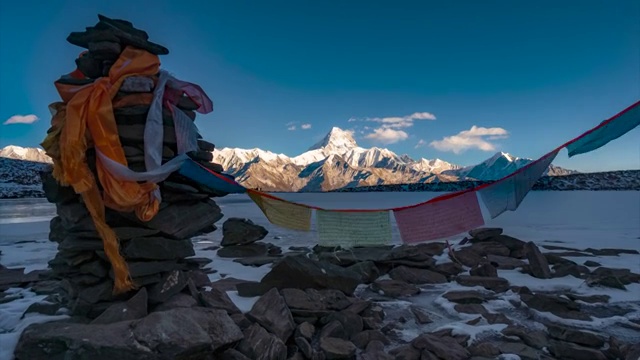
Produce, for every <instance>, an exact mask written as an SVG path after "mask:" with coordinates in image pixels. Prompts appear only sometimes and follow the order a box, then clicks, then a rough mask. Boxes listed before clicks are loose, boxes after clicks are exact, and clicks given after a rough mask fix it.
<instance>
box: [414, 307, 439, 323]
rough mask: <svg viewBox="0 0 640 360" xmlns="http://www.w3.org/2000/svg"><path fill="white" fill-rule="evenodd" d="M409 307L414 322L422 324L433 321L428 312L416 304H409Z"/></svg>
mask: <svg viewBox="0 0 640 360" xmlns="http://www.w3.org/2000/svg"><path fill="white" fill-rule="evenodd" d="M409 309H410V310H411V312H412V313H413V316H415V318H416V323H418V324H421V325H422V324H430V323H432V322H433V320H431V317H430V316H429V313H428V312H427V311H426V310H424V309H422V308H420V307H418V306H416V305H411V306H409Z"/></svg>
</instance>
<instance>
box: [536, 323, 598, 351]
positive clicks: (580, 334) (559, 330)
mask: <svg viewBox="0 0 640 360" xmlns="http://www.w3.org/2000/svg"><path fill="white" fill-rule="evenodd" d="M547 330H548V332H549V336H551V337H552V338H555V339H558V340H562V341H565V342H572V343H574V344H578V345H584V346H588V347H594V348H600V347H602V346H603V345H604V343H605V339H604V338H602V337H601V336H600V335H597V334H594V333H592V332H587V331H581V330H576V329H570V328H567V327H563V326H557V325H547Z"/></svg>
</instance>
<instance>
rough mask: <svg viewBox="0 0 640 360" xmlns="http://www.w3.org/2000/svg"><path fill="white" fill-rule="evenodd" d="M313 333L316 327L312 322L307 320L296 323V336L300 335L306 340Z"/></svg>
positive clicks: (310, 337)
mask: <svg viewBox="0 0 640 360" xmlns="http://www.w3.org/2000/svg"><path fill="white" fill-rule="evenodd" d="M315 333H316V327H315V326H313V324H311V323H308V322H303V323H302V324H300V325H298V327H297V328H296V331H295V334H296V336H302V337H303V338H305V339H307V340H311V339H312V338H313V335H314V334H315Z"/></svg>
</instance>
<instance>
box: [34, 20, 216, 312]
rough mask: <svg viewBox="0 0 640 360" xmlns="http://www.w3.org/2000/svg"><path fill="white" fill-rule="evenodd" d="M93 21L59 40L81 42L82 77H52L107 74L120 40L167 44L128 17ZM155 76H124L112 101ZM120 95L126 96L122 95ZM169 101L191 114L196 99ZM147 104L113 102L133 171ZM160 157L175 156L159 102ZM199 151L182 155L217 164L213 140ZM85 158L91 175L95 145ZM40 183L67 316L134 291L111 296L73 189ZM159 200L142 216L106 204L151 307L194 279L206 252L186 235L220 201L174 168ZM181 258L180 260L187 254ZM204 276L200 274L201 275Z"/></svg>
mask: <svg viewBox="0 0 640 360" xmlns="http://www.w3.org/2000/svg"><path fill="white" fill-rule="evenodd" d="M99 19H100V21H99V22H98V23H97V24H96V25H95V26H94V27H89V28H87V29H86V31H84V32H74V33H71V35H69V37H68V38H67V40H68V41H69V42H70V43H71V44H74V45H77V46H80V47H83V48H86V49H88V52H86V53H85V54H84V55H83V56H81V57H79V58H78V59H76V65H77V68H78V70H80V71H81V72H82V73H83V74H84V75H85V76H86V77H87V78H88V79H82V80H78V79H73V78H70V77H62V78H61V79H60V80H59V81H60V82H62V83H64V82H67V83H72V84H78V83H79V82H80V83H90V82H93V81H94V80H95V79H97V78H99V77H102V76H105V75H107V74H108V73H109V69H110V67H111V65H113V63H114V62H115V60H116V59H117V58H118V57H119V56H120V53H121V51H122V50H123V49H124V48H125V46H134V47H137V48H141V49H144V50H147V51H149V52H152V53H154V54H167V53H168V50H167V49H166V48H164V47H162V46H160V45H157V44H153V43H151V42H149V41H148V40H147V39H148V35H147V33H146V32H144V31H141V30H138V29H136V28H135V27H133V25H132V24H131V23H130V22H127V21H122V20H113V19H109V18H107V17H104V16H99ZM156 81H157V75H156V76H154V77H140V76H138V77H129V78H127V79H126V80H125V81H124V82H123V84H122V86H121V88H120V91H119V92H118V93H117V95H116V97H115V98H114V99H113V103H114V104H116V103H118V102H119V101H121V100H123V99H125V98H126V97H128V96H140V94H141V93H148V94H150V96H152V94H153V91H154V84H155V83H156ZM125 100H126V99H125ZM177 107H178V108H179V109H180V110H181V111H183V112H184V113H186V114H187V115H188V116H189V117H190V118H191V119H192V120H195V118H196V113H195V112H194V110H195V109H197V108H198V105H197V104H196V103H195V102H193V101H192V100H191V99H190V98H189V97H187V96H183V97H182V98H181V99H180V101H179V102H178V104H177ZM148 112H149V105H135V106H126V107H114V115H115V121H116V123H117V126H118V134H119V136H120V141H121V143H122V146H123V148H124V152H125V155H126V159H127V163H128V166H129V168H130V169H132V170H134V171H138V172H140V171H145V170H146V169H145V163H144V150H143V149H144V144H143V134H144V127H145V122H146V118H147V114H148ZM163 124H164V143H163V144H164V147H163V154H162V156H163V163H164V162H166V161H169V160H171V159H172V158H174V157H175V156H176V155H177V146H176V136H175V131H174V128H173V126H174V125H173V118H172V114H171V111H169V109H167V108H165V107H163ZM198 146H199V151H195V152H191V153H189V154H188V155H189V156H190V157H191V158H192V159H194V160H196V161H198V162H199V163H200V164H202V165H204V166H206V167H208V168H209V169H211V170H214V171H217V172H221V171H222V167H221V166H220V165H218V164H214V163H211V162H210V161H211V160H212V156H213V155H212V153H211V152H212V151H213V150H214V145H213V144H211V143H209V142H207V141H205V140H202V139H198ZM86 156H87V162H88V163H89V167H90V168H91V169H92V171H93V173H94V176H96V178H97V175H96V169H95V159H96V155H95V151H94V150H93V149H90V150H89V151H87V154H86ZM42 179H43V184H44V185H43V187H44V191H45V194H46V197H47V199H48V201H49V202H52V203H55V205H56V210H57V216H56V217H54V218H53V219H52V220H51V224H50V236H49V237H50V240H51V241H55V242H57V243H58V244H59V245H58V253H57V254H56V256H55V258H54V259H53V260H51V261H50V262H49V265H50V266H51V269H52V271H53V275H54V276H55V277H57V278H59V279H61V280H62V284H63V288H64V294H65V296H64V297H65V299H61V301H62V302H63V303H64V304H65V305H66V306H67V307H68V308H69V309H70V310H71V312H72V314H74V315H82V316H87V317H89V318H95V317H97V316H99V315H100V314H101V313H102V312H103V311H104V310H105V309H107V308H108V307H109V306H110V305H112V304H113V303H114V302H116V301H122V300H126V299H127V298H129V297H131V296H132V295H134V294H135V291H133V292H129V293H127V294H123V295H120V296H117V297H116V296H114V295H112V289H113V285H114V283H113V272H112V270H111V267H110V264H109V262H108V260H107V257H106V255H105V253H104V250H103V245H102V241H101V239H100V237H99V235H98V233H97V232H96V230H95V227H94V225H93V222H92V219H91V217H90V215H89V213H88V211H87V209H86V207H85V206H84V204H83V203H82V201H81V198H80V196H79V195H77V194H75V192H74V191H73V190H72V189H71V188H70V187H63V186H60V185H59V184H58V183H57V182H56V180H55V179H54V178H53V176H52V173H51V172H44V173H42ZM158 185H159V187H160V191H161V194H162V203H161V204H160V210H159V212H158V214H157V215H156V216H155V217H154V218H153V219H152V220H150V221H148V222H142V221H140V220H138V219H137V218H136V216H135V215H134V214H133V213H119V212H116V211H113V210H110V209H107V214H106V219H107V224H108V225H109V226H110V227H111V228H112V229H113V230H114V231H115V233H116V234H117V236H118V238H119V239H120V247H121V253H122V254H123V256H124V258H125V260H126V261H127V264H128V266H129V271H130V274H131V277H132V278H133V281H134V282H135V284H136V285H138V286H139V287H140V288H141V289H142V288H144V289H146V292H147V294H148V301H149V305H151V306H158V305H160V304H162V303H163V302H164V301H166V300H167V299H169V298H170V297H171V296H172V295H175V294H176V293H179V292H180V291H182V290H183V289H185V287H186V286H187V283H188V279H193V280H194V283H195V284H196V285H198V284H199V283H202V282H199V281H198V278H200V279H202V276H203V275H202V272H194V270H197V269H199V268H201V267H202V266H204V265H206V263H207V262H208V261H209V260H207V259H197V258H190V257H192V256H193V255H194V254H195V253H194V249H193V244H192V242H191V240H190V238H191V237H193V236H196V235H199V234H203V233H209V232H212V231H214V230H216V227H215V225H214V223H215V222H216V221H218V220H220V219H221V218H222V216H223V215H222V213H221V211H220V208H219V207H218V206H217V205H216V203H215V202H214V201H213V200H211V199H210V198H211V197H216V196H220V195H221V194H218V193H216V192H215V191H214V190H213V189H208V188H206V187H203V186H200V185H198V184H196V183H193V182H191V181H189V180H188V179H186V178H183V177H181V176H179V175H178V174H176V173H174V174H172V175H171V176H170V177H169V178H167V179H166V180H165V181H163V182H161V183H159V184H158ZM187 258H188V259H187ZM204 278H205V279H206V274H205V275H204Z"/></svg>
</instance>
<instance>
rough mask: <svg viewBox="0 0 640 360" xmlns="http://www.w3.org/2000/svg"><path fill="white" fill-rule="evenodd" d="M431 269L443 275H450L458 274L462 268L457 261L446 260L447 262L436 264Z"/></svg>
mask: <svg viewBox="0 0 640 360" xmlns="http://www.w3.org/2000/svg"><path fill="white" fill-rule="evenodd" d="M433 270H434V271H437V272H439V273H440V274H442V275H444V276H447V277H452V276H456V275H458V274H460V273H461V272H462V270H463V269H462V265H460V264H458V263H454V262H448V263H443V264H438V265H436V267H435V268H434V269H433Z"/></svg>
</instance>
